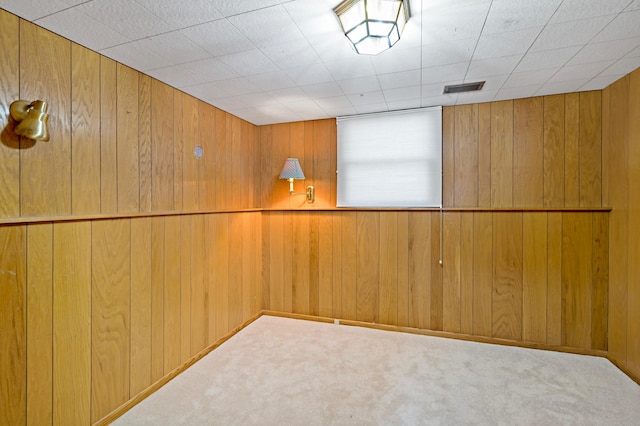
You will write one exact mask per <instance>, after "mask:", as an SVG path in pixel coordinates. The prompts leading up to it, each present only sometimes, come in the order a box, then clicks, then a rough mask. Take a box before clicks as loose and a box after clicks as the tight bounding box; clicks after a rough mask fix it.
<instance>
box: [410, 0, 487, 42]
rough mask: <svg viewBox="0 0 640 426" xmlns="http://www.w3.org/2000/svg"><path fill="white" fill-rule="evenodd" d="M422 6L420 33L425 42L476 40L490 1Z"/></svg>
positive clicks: (429, 3) (449, 2)
mask: <svg viewBox="0 0 640 426" xmlns="http://www.w3.org/2000/svg"><path fill="white" fill-rule="evenodd" d="M425 3H428V4H426V5H424V6H423V14H422V33H423V36H424V37H425V39H426V40H442V41H449V40H460V39H465V38H474V37H475V38H477V37H478V35H479V34H480V32H481V31H482V27H483V26H484V23H485V17H486V15H487V13H488V11H489V7H490V6H491V1H488V0H487V1H472V2H451V1H448V2H444V3H440V4H433V3H431V2H426V1H425Z"/></svg>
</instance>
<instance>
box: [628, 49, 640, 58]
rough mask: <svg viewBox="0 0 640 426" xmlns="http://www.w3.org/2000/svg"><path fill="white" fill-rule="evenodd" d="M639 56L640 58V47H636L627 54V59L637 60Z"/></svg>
mask: <svg viewBox="0 0 640 426" xmlns="http://www.w3.org/2000/svg"><path fill="white" fill-rule="evenodd" d="M637 56H640V47H636V48H635V49H633V50H632V51H631V52H629V53H627V54H626V55H625V58H635V57H637Z"/></svg>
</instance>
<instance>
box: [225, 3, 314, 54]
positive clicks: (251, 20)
mask: <svg viewBox="0 0 640 426" xmlns="http://www.w3.org/2000/svg"><path fill="white" fill-rule="evenodd" d="M228 19H229V22H230V23H231V24H232V25H233V26H235V27H236V28H237V29H238V30H240V32H242V33H243V34H244V35H245V36H246V37H247V38H248V39H249V40H250V41H251V42H252V43H253V44H255V45H256V46H258V47H267V46H269V45H272V44H278V43H285V42H287V41H292V40H297V39H301V38H303V35H302V33H301V32H300V30H299V29H298V26H297V25H296V24H295V22H293V19H291V17H290V16H289V14H288V13H287V11H286V10H285V9H284V7H282V6H280V5H278V6H272V7H267V8H264V9H259V10H255V11H253V12H248V13H243V14H241V15H235V16H231V17H229V18H228Z"/></svg>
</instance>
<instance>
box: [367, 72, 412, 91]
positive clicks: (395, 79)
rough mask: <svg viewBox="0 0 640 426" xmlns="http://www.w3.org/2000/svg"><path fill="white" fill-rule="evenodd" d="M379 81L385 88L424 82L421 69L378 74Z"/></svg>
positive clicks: (382, 87) (381, 86)
mask: <svg viewBox="0 0 640 426" xmlns="http://www.w3.org/2000/svg"><path fill="white" fill-rule="evenodd" d="M378 83H379V84H380V88H381V89H383V90H385V89H396V88H398V87H408V86H416V85H419V84H421V83H422V75H421V71H420V70H419V69H415V70H410V71H401V72H392V73H389V74H378Z"/></svg>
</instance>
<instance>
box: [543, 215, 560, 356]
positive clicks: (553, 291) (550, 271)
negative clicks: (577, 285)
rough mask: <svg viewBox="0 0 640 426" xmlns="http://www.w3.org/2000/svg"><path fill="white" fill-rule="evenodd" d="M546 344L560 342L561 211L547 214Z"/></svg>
mask: <svg viewBox="0 0 640 426" xmlns="http://www.w3.org/2000/svg"><path fill="white" fill-rule="evenodd" d="M547 344H548V345H554V346H559V345H561V344H562V213H557V212H555V213H548V214H547Z"/></svg>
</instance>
